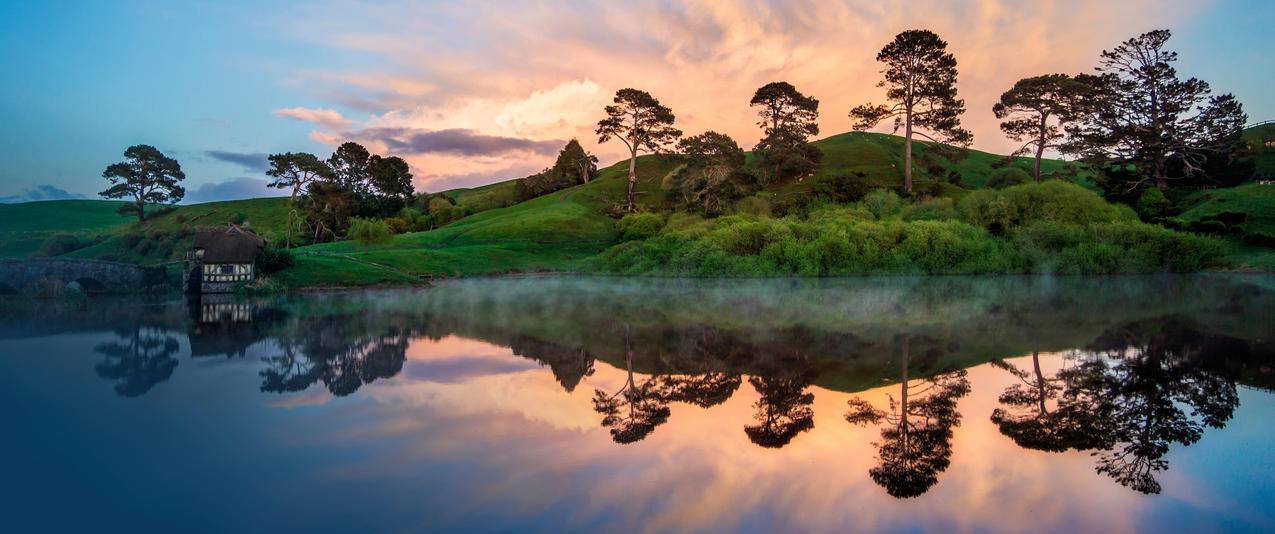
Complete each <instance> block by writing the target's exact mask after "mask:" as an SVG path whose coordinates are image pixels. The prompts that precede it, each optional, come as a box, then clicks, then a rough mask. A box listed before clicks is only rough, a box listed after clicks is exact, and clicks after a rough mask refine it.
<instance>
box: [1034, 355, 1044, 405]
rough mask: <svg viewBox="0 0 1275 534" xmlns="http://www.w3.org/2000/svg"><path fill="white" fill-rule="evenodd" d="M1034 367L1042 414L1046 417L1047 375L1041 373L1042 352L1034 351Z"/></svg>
mask: <svg viewBox="0 0 1275 534" xmlns="http://www.w3.org/2000/svg"><path fill="white" fill-rule="evenodd" d="M1032 367H1034V368H1035V369H1036V392H1037V394H1038V396H1039V399H1040V407H1039V408H1040V414H1041V415H1045V375H1044V374H1043V373H1041V372H1040V352H1038V351H1034V350H1033V351H1032Z"/></svg>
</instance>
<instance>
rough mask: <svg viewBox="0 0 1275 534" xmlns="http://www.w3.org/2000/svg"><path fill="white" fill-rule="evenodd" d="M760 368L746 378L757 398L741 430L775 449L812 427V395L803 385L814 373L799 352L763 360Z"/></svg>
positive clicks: (756, 442)
mask: <svg viewBox="0 0 1275 534" xmlns="http://www.w3.org/2000/svg"><path fill="white" fill-rule="evenodd" d="M761 369H762V370H763V371H762V372H761V373H758V374H757V375H754V376H751V377H749V378H748V383H749V384H752V386H753V388H754V389H756V390H757V393H758V394H760V395H761V398H759V399H757V402H756V403H754V404H753V407H754V408H755V409H756V410H757V412H756V413H755V414H754V415H753V419H754V421H755V422H754V423H753V424H751V425H747V426H745V427H744V433H745V434H747V435H748V439H749V440H751V441H752V442H753V443H755V444H757V445H759V446H762V447H766V448H770V449H778V448H781V447H783V446H785V445H787V444H789V443H790V442H792V440H793V438H795V437H797V435H798V434H800V433H802V432H805V431H807V430H810V429H812V428H814V427H815V418H814V417H815V412H814V408H812V406H813V405H814V402H815V395H814V394H813V393H810V392H808V391H806V388H808V387H810V384H811V383H813V382H814V380H815V376H816V373H815V371H814V369H813V368H812V367H811V365H810V362H809V360H807V359H806V357H805V355H803V354H800V353H797V354H794V355H793V356H792V357H787V358H780V359H779V360H778V361H773V362H766V363H764V364H762V365H761Z"/></svg>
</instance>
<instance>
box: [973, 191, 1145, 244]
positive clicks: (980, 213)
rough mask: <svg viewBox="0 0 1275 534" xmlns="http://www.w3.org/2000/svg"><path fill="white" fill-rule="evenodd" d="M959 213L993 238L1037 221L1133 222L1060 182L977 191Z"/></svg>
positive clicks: (1099, 199)
mask: <svg viewBox="0 0 1275 534" xmlns="http://www.w3.org/2000/svg"><path fill="white" fill-rule="evenodd" d="M956 210H957V213H958V215H959V216H960V218H961V220H963V221H965V222H967V223H969V224H973V225H975V226H981V227H983V228H986V229H988V230H989V231H991V232H992V233H993V234H1001V233H1004V232H1006V231H1009V230H1011V229H1013V228H1017V227H1019V226H1023V225H1026V224H1029V223H1032V222H1035V221H1056V222H1061V223H1066V224H1074V225H1080V226H1087V225H1091V224H1098V223H1108V222H1116V221H1122V220H1128V219H1129V217H1128V215H1127V214H1125V213H1124V212H1122V211H1121V210H1119V209H1117V208H1116V206H1114V205H1112V204H1110V203H1108V202H1107V201H1105V200H1103V199H1102V197H1099V196H1098V195H1097V194H1096V193H1094V192H1092V191H1089V190H1088V189H1085V188H1083V187H1080V186H1077V185H1073V184H1069V183H1065V182H1061V181H1057V180H1050V181H1046V182H1042V183H1039V184H1037V183H1029V184H1023V185H1016V186H1010V187H1007V188H1005V189H1002V190H993V189H981V190H978V191H974V192H972V193H970V194H968V195H966V196H965V198H962V199H961V201H960V202H958V203H957V205H956Z"/></svg>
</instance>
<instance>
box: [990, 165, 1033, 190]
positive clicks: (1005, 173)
mask: <svg viewBox="0 0 1275 534" xmlns="http://www.w3.org/2000/svg"><path fill="white" fill-rule="evenodd" d="M1030 181H1032V176H1031V175H1030V174H1027V171H1024V170H1022V169H1020V168H1018V167H1002V168H999V169H996V170H994V171H992V174H991V176H988V177H987V187H990V188H992V189H1003V188H1006V187H1009V186H1011V185H1022V184H1025V183H1027V182H1030Z"/></svg>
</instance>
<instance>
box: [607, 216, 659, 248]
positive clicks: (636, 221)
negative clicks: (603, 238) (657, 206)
mask: <svg viewBox="0 0 1275 534" xmlns="http://www.w3.org/2000/svg"><path fill="white" fill-rule="evenodd" d="M616 227H617V228H618V229H619V230H620V239H621V240H623V241H633V240H638V239H647V238H649V237H651V236H654V235H655V234H658V233H660V229H662V228H664V217H661V216H660V215H658V214H655V213H631V214H628V215H625V216H624V217H623V218H621V219H620V221H619V222H618V223H616Z"/></svg>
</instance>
